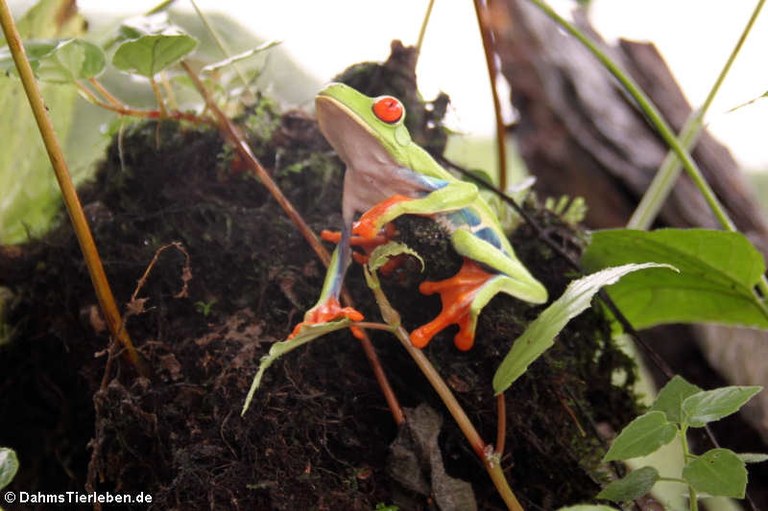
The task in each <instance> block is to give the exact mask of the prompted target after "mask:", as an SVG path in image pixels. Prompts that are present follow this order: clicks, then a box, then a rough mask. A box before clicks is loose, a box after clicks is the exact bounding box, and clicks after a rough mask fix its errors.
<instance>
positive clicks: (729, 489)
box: [683, 449, 747, 499]
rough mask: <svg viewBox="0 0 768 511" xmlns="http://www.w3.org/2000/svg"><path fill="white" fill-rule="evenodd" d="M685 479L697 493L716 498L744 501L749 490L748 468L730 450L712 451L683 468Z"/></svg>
mask: <svg viewBox="0 0 768 511" xmlns="http://www.w3.org/2000/svg"><path fill="white" fill-rule="evenodd" d="M683 479H685V480H686V481H688V483H689V484H690V485H691V486H693V487H694V488H695V489H696V491H699V492H703V493H708V494H709V495H712V496H715V497H733V498H736V499H743V498H744V493H745V491H746V488H747V468H746V467H745V466H744V462H743V461H742V460H741V459H740V458H739V457H738V456H737V455H736V453H734V452H733V451H731V450H729V449H712V450H711V451H707V452H705V453H704V454H702V455H701V456H699V457H697V458H696V459H694V460H693V461H691V462H690V463H688V464H687V465H686V466H685V467H684V468H683Z"/></svg>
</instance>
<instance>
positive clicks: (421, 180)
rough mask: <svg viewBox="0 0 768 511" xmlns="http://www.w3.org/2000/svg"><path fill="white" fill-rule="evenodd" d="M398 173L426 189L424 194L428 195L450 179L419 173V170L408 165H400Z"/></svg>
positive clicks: (405, 179) (404, 178)
mask: <svg viewBox="0 0 768 511" xmlns="http://www.w3.org/2000/svg"><path fill="white" fill-rule="evenodd" d="M396 173H397V174H399V176H398V177H400V178H401V179H403V180H404V181H409V182H410V183H412V184H413V185H414V186H415V187H417V188H420V189H422V190H424V191H423V192H422V194H423V195H428V194H429V193H430V192H434V191H435V190H439V189H440V188H443V187H445V186H446V185H447V184H448V181H446V180H445V179H440V178H437V177H430V176H427V175H424V174H419V173H418V172H414V171H413V170H411V169H409V168H407V167H398V168H397V170H396Z"/></svg>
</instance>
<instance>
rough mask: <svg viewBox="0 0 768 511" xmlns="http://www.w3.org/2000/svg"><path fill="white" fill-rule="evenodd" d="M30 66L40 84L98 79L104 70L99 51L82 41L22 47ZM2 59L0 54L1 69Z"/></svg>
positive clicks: (32, 43)
mask: <svg viewBox="0 0 768 511" xmlns="http://www.w3.org/2000/svg"><path fill="white" fill-rule="evenodd" d="M24 49H25V50H27V56H28V58H29V63H30V64H31V65H32V69H33V70H34V71H35V75H36V76H37V77H38V78H39V79H40V80H41V81H43V82H50V83H74V82H76V81H77V80H87V79H88V78H93V77H94V76H97V75H99V74H100V73H101V72H102V71H103V70H104V67H105V66H106V59H105V57H104V52H103V51H101V48H99V47H98V46H96V45H95V44H93V43H89V42H87V41H83V40H82V39H67V40H63V41H59V42H58V43H57V42H51V41H30V42H29V43H25V45H24ZM4 63H5V59H4V55H3V54H2V52H0V65H4Z"/></svg>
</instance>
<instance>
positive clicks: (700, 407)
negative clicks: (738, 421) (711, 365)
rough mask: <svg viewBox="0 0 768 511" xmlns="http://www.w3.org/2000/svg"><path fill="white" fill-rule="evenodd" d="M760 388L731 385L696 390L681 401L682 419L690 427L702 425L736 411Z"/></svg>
mask: <svg viewBox="0 0 768 511" xmlns="http://www.w3.org/2000/svg"><path fill="white" fill-rule="evenodd" d="M762 389H763V388H762V387H758V386H751V387H738V386H731V387H722V388H719V389H714V390H705V391H701V392H697V393H696V394H693V395H692V396H688V397H687V398H686V399H685V401H683V420H684V421H685V423H686V424H688V425H689V426H691V427H694V428H701V427H704V426H705V425H706V424H708V423H710V422H714V421H716V420H720V419H722V418H723V417H727V416H728V415H731V414H732V413H736V412H737V411H739V409H740V408H741V407H742V406H744V405H745V404H746V403H747V401H749V400H750V399H752V397H753V396H754V395H755V394H757V393H758V392H760V391H761V390H762Z"/></svg>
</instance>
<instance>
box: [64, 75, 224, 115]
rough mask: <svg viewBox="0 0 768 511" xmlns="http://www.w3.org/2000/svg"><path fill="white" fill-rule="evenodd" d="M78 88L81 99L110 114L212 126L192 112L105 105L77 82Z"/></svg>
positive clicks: (114, 104)
mask: <svg viewBox="0 0 768 511" xmlns="http://www.w3.org/2000/svg"><path fill="white" fill-rule="evenodd" d="M76 86H77V90H78V92H80V97H82V98H83V99H85V100H86V101H88V102H89V103H91V104H93V105H96V106H98V107H99V108H103V109H104V110H109V111H110V112H115V113H116V114H119V115H125V116H128V117H138V118H141V119H173V120H176V121H188V122H191V123H194V124H199V125H202V124H212V121H211V120H210V119H209V118H207V117H201V116H199V115H195V114H193V113H192V112H180V111H178V110H171V111H170V112H165V114H163V113H162V112H161V111H160V110H142V109H138V108H132V107H129V106H127V105H124V104H122V103H120V102H119V101H118V102H117V103H114V102H113V101H112V100H110V101H109V103H105V102H104V101H102V100H100V99H99V98H98V97H96V95H95V94H93V92H91V91H90V90H89V89H88V87H86V86H84V85H83V84H82V83H80V82H77V83H76ZM99 93H101V91H99Z"/></svg>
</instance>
